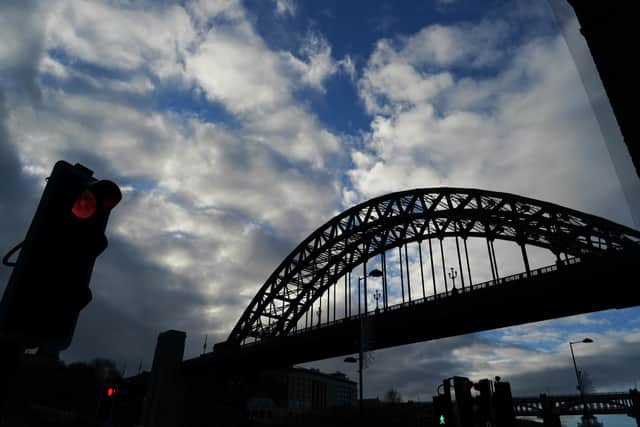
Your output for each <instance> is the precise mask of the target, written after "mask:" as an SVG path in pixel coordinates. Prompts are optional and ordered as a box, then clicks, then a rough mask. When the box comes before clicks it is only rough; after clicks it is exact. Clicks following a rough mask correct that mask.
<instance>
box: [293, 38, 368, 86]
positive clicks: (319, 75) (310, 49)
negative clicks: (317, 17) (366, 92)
mask: <svg viewBox="0 0 640 427" xmlns="http://www.w3.org/2000/svg"><path fill="white" fill-rule="evenodd" d="M300 56H301V58H302V59H301V58H299V57H297V56H295V55H293V54H292V53H291V52H283V57H284V58H285V59H286V60H287V61H288V63H289V66H290V67H291V69H292V70H293V71H294V73H296V74H297V75H299V78H300V81H301V82H302V84H304V85H307V86H310V87H312V88H314V89H317V90H319V91H320V92H323V93H324V92H325V89H324V82H325V81H326V80H327V79H328V78H329V77H331V76H333V75H334V74H336V73H338V72H340V71H342V72H344V73H346V74H347V75H348V76H349V77H351V78H352V79H353V78H354V77H355V72H356V70H355V65H354V63H353V61H352V60H351V57H350V56H348V55H346V56H345V57H344V58H342V59H341V60H339V61H334V59H333V57H332V56H331V46H330V45H329V42H328V41H327V39H326V38H325V37H324V36H322V35H321V34H319V33H316V32H312V31H310V32H309V33H308V34H307V36H306V37H305V39H304V41H303V43H302V47H301V48H300Z"/></svg>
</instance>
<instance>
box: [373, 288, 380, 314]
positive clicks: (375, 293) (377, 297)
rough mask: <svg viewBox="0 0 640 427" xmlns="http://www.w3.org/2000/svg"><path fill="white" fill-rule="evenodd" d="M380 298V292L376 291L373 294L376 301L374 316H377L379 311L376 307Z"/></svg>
mask: <svg viewBox="0 0 640 427" xmlns="http://www.w3.org/2000/svg"><path fill="white" fill-rule="evenodd" d="M381 296H382V294H381V293H380V291H379V290H377V289H376V291H375V292H374V293H373V298H374V299H375V300H376V314H378V312H379V311H380V308H379V307H378V300H379V299H380V297H381Z"/></svg>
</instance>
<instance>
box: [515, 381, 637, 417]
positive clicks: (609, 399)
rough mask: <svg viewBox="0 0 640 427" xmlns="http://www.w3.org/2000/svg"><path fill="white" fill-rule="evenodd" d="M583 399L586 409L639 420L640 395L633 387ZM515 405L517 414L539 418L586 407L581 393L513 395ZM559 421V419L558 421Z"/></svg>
mask: <svg viewBox="0 0 640 427" xmlns="http://www.w3.org/2000/svg"><path fill="white" fill-rule="evenodd" d="M584 403H585V405H586V407H587V413H589V414H594V415H600V414H621V415H628V416H630V417H633V418H635V419H636V421H637V422H640V395H639V394H638V390H636V389H632V390H629V392H628V393H589V394H585V397H584ZM513 409H514V412H515V414H516V416H534V417H538V418H551V417H555V418H557V417H559V416H561V415H582V414H583V413H584V407H583V403H582V399H581V397H580V395H559V396H550V395H546V394H541V395H540V397H514V398H513ZM556 424H557V425H559V424H560V423H559V421H558V422H557V423H556Z"/></svg>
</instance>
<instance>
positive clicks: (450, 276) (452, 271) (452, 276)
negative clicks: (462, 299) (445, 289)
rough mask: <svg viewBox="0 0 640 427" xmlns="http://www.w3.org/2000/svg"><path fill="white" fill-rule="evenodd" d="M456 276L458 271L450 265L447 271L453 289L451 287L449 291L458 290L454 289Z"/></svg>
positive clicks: (454, 292) (454, 291)
mask: <svg viewBox="0 0 640 427" xmlns="http://www.w3.org/2000/svg"><path fill="white" fill-rule="evenodd" d="M457 277H458V272H457V271H456V269H455V268H453V267H451V271H449V279H451V280H452V281H453V289H451V293H453V294H456V293H457V292H458V290H457V289H456V278H457Z"/></svg>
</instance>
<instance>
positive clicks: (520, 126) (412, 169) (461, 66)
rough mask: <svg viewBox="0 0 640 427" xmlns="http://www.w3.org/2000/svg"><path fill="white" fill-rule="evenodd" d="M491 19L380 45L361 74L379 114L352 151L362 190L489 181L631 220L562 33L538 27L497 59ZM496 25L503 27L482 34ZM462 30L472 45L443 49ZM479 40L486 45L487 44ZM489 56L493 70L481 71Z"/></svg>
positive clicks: (354, 180) (368, 100)
mask: <svg viewBox="0 0 640 427" xmlns="http://www.w3.org/2000/svg"><path fill="white" fill-rule="evenodd" d="M490 27H491V26H490V25H488V24H481V25H478V26H470V25H462V26H459V27H441V26H438V27H427V28H426V29H424V30H421V31H419V32H418V33H417V34H415V35H413V36H409V37H406V38H405V39H402V40H400V41H399V42H397V43H395V44H394V43H392V42H390V41H388V40H383V41H380V42H379V43H378V44H377V46H376V50H375V51H374V52H373V53H372V55H371V57H370V59H369V62H368V65H367V67H366V68H365V70H364V73H363V76H362V78H361V79H360V81H359V90H360V94H361V97H362V98H363V100H364V101H365V104H366V106H367V109H368V111H369V112H370V113H371V114H372V116H373V117H372V121H371V130H370V132H369V133H368V134H367V135H366V138H365V142H366V145H365V148H364V149H362V150H358V151H356V152H354V153H352V160H353V162H354V167H353V168H352V169H351V170H350V171H349V172H348V175H349V177H350V180H351V184H352V186H353V189H352V190H355V191H357V192H358V193H359V194H360V195H361V198H360V200H362V199H366V198H369V197H371V196H374V195H379V194H381V193H384V192H387V191H390V190H401V189H405V188H415V187H430V186H439V185H449V186H459V187H474V188H486V189H494V190H500V191H506V192H512V193H516V194H522V195H528V196H531V197H534V198H539V199H542V200H549V201H553V202H556V203H559V204H561V205H564V206H569V207H573V208H576V209H578V210H583V211H586V212H592V213H596V214H599V215H602V216H605V217H608V218H611V219H613V220H617V221H620V222H623V223H629V221H630V218H629V213H628V211H627V210H626V209H625V208H624V199H623V198H622V194H621V190H620V187H619V184H618V182H617V180H616V177H615V174H614V173H613V168H612V166H611V164H610V161H609V158H608V156H607V152H606V150H605V147H604V145H603V143H602V139H601V136H600V132H599V129H598V126H597V123H596V121H595V119H594V117H593V114H592V112H591V110H590V108H589V104H588V101H587V99H586V97H585V94H584V90H583V89H582V87H581V86H580V83H579V79H578V78H577V75H576V72H575V68H574V66H573V64H572V61H571V58H570V56H569V54H568V52H567V51H566V46H565V45H564V43H563V41H562V39H561V38H560V37H540V38H534V39H532V40H529V41H528V42H526V43H524V44H523V45H522V46H516V47H510V48H509V49H510V50H511V51H513V52H514V55H513V56H512V57H511V59H509V60H508V61H504V62H503V61H502V60H501V61H500V62H496V63H494V61H495V58H496V57H497V55H498V54H494V53H492V47H495V46H497V45H498V41H499V40H500V39H501V37H503V35H502V32H503V30H502V29H499V30H498V31H497V32H495V33H491V32H490V30H488V28H490ZM497 27H498V28H500V25H497ZM486 33H490V34H492V35H487V36H479V35H478V34H480V35H481V34H486ZM447 38H448V41H446V42H444V43H443V42H442V40H443V39H447ZM463 40H464V41H471V46H472V47H473V49H467V48H466V47H464V48H462V50H461V51H457V53H442V54H441V53H438V49H440V47H441V46H443V45H446V46H454V45H457V44H464V43H462V41H463ZM474 40H476V41H474ZM477 40H484V42H486V43H487V44H488V45H487V47H486V48H482V49H480V45H479V44H477ZM474 43H475V44H474ZM474 49H475V50H474ZM454 50H455V49H454ZM476 50H477V51H478V52H480V51H483V52H485V53H482V54H478V53H475V51H476ZM425 63H426V64H427V65H428V66H427V67H426V68H424V64H425ZM490 63H494V65H493V66H492V67H494V68H495V69H496V71H495V72H494V74H489V76H488V77H479V76H476V75H475V74H474V73H473V70H474V69H475V68H476V67H478V66H481V65H482V64H490ZM549 64H554V66H553V67H550V66H549ZM433 67H435V68H433ZM496 67H497V68H496ZM492 69H493V68H492ZM425 70H426V71H425ZM429 70H430V71H429ZM560 93H561V94H562V96H558V94H560ZM363 158H365V159H367V161H366V162H362V160H360V159H363ZM541 171H544V172H541ZM585 185H588V186H589V189H590V190H589V191H586V190H585ZM349 200H350V201H351V200H353V197H352V195H350V196H349ZM614 200H615V202H614ZM613 206H622V207H621V208H614V207H613Z"/></svg>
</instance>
